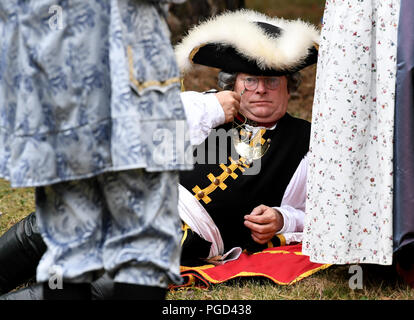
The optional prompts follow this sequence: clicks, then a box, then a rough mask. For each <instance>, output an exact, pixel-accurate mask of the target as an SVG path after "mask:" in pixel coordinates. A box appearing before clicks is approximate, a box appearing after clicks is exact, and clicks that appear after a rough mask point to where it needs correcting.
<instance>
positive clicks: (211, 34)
mask: <svg viewBox="0 0 414 320" xmlns="http://www.w3.org/2000/svg"><path fill="white" fill-rule="evenodd" d="M318 40H319V34H318V32H317V30H316V28H315V27H313V26H310V25H308V24H306V23H304V22H302V21H286V20H279V19H276V18H274V19H272V18H269V17H266V16H264V15H261V14H258V13H254V12H250V11H239V12H236V13H228V14H223V15H220V16H218V17H215V18H213V19H210V20H208V21H206V22H204V23H201V24H200V25H198V26H196V27H194V28H193V29H192V30H190V32H189V34H188V35H187V36H186V37H185V38H184V39H183V40H182V41H181V43H180V44H179V45H178V46H177V47H176V55H177V61H178V64H179V67H180V68H181V71H182V72H183V73H185V72H187V71H188V70H189V69H190V68H191V66H192V64H193V63H195V64H201V65H206V66H209V67H215V68H219V69H220V70H221V72H220V74H219V85H220V86H221V87H222V88H223V89H225V90H232V91H234V92H235V93H236V94H237V95H238V96H240V113H239V114H238V115H237V116H236V117H235V118H234V121H232V122H229V123H225V124H223V125H219V126H217V127H216V128H215V130H211V132H208V131H206V130H200V131H201V132H202V133H201V135H206V134H207V133H209V136H208V137H207V139H206V140H205V141H203V140H204V139H203V138H204V136H201V137H200V140H201V141H203V142H202V143H200V144H199V145H198V146H197V148H196V155H195V156H196V159H197V162H196V163H195V169H194V170H193V171H191V172H189V174H186V173H183V174H180V184H181V185H180V189H179V211H180V215H181V218H182V219H183V221H184V222H185V223H186V226H185V230H188V228H190V229H191V231H192V232H191V235H194V234H195V237H196V238H197V235H201V238H202V239H203V240H207V241H208V244H207V245H204V246H201V243H202V242H203V241H201V240H200V239H198V240H196V241H195V243H196V244H195V245H194V246H191V241H188V243H187V246H186V243H185V241H184V246H183V253H182V263H183V260H185V259H187V258H188V259H189V261H188V262H189V263H200V261H198V262H197V261H194V260H192V259H191V258H195V257H198V258H205V257H206V256H207V257H208V258H209V259H210V260H209V261H217V260H220V259H224V261H225V260H226V259H228V258H229V257H233V258H234V256H235V257H237V256H238V254H239V253H240V252H241V250H243V249H247V250H248V251H258V250H262V249H263V248H266V247H269V246H274V245H278V244H280V243H286V241H287V242H288V243H289V242H290V241H300V232H301V231H302V230H303V218H304V215H305V206H304V204H305V200H306V189H305V185H306V172H307V158H306V154H307V152H308V147H309V131H310V124H309V123H308V122H307V121H304V120H302V119H297V118H294V117H292V116H290V115H289V114H287V113H286V111H287V106H288V101H289V97H290V93H291V92H292V90H294V89H295V87H296V86H297V85H298V82H297V80H298V71H299V70H301V69H302V68H304V67H306V66H308V65H311V64H313V63H315V62H316V58H317V49H316V46H317V43H318ZM186 95H188V96H189V97H188V99H192V100H194V99H196V97H194V96H192V93H191V92H189V93H186V94H185V95H184V97H183V100H184V102H185V101H186V99H187V97H186ZM207 95H208V93H207ZM184 105H186V103H184ZM205 110H206V111H207V112H205V114H206V113H207V114H208V117H209V118H211V119H213V120H212V121H211V123H213V124H215V123H222V122H223V121H221V122H220V121H219V120H217V119H218V118H219V115H218V116H215V115H214V110H216V108H213V107H210V108H205ZM191 113H193V114H194V113H195V111H194V112H190V111H187V113H186V114H187V115H188V117H190V116H191ZM205 114H204V117H206V115H205ZM214 117H216V118H214ZM214 119H216V120H214ZM197 129H198V128H192V126H191V122H190V131H195V130H197ZM210 129H211V128H210ZM227 142H228V143H227ZM298 233H299V234H298ZM298 236H299V237H298ZM201 248H204V250H205V251H204V252H201ZM234 248H236V250H234ZM230 250H231V251H230ZM229 251H230V252H229ZM228 253H230V256H227V257H223V255H224V256H226V255H227V254H228ZM184 262H185V261H184Z"/></svg>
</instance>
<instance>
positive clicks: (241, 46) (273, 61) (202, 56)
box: [175, 10, 319, 76]
mask: <svg viewBox="0 0 414 320" xmlns="http://www.w3.org/2000/svg"><path fill="white" fill-rule="evenodd" d="M318 45H319V31H318V30H317V28H316V27H315V26H313V25H311V24H309V23H306V22H303V21H301V20H285V19H279V18H270V17H268V16H266V15H264V14H261V13H258V12H256V11H252V10H239V11H233V12H226V13H224V14H221V15H218V16H216V17H213V18H211V19H209V20H206V21H204V22H202V23H200V24H199V25H196V26H195V27H193V28H192V29H191V30H190V31H189V32H188V34H187V35H186V36H185V37H184V38H183V39H182V41H181V42H180V43H179V44H178V45H177V46H176V47H175V53H176V58H177V61H178V66H179V68H180V70H181V72H182V73H183V74H184V73H186V72H187V71H189V70H190V69H191V68H192V65H193V64H201V65H205V66H209V67H214V68H219V69H221V70H222V71H225V72H229V73H239V72H243V73H248V74H252V75H264V76H281V75H286V74H290V73H294V72H296V71H299V70H301V69H303V68H305V67H307V66H309V65H312V64H314V63H315V62H316V61H317V56H318Z"/></svg>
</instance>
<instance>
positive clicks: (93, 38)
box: [0, 0, 189, 187]
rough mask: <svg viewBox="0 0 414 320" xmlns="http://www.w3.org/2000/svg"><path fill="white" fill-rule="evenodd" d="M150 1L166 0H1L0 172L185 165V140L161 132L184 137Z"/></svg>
mask: <svg viewBox="0 0 414 320" xmlns="http://www.w3.org/2000/svg"><path fill="white" fill-rule="evenodd" d="M151 2H153V3H158V4H159V3H163V2H167V1H149V2H145V1H135V0H133V1H128V0H110V1H103V0H90V1H84V0H72V1H65V0H62V1H51V0H36V1H34V0H32V1H23V2H22V1H18V0H9V1H1V3H0V177H2V178H5V179H7V180H9V181H10V182H11V185H12V186H13V187H27V186H41V185H48V184H51V183H55V182H61V181H68V180H73V179H81V178H86V177H91V176H94V175H97V174H99V173H102V172H107V171H116V170H125V169H131V168H146V170H148V171H160V170H166V169H168V170H176V169H188V168H189V166H188V165H186V164H185V163H184V161H183V159H184V158H183V156H182V155H181V154H180V152H181V151H182V150H184V149H185V146H180V145H178V146H177V147H175V146H174V148H172V147H171V148H168V147H167V146H166V145H165V144H166V141H167V140H166V136H167V133H168V134H169V139H170V140H168V144H169V143H174V144H175V143H176V142H177V141H176V140H177V139H176V138H177V137H178V140H179V142H178V143H179V144H180V143H182V142H181V140H183V139H182V135H181V134H179V135H177V134H176V132H184V134H185V130H186V128H185V113H184V110H183V107H182V104H181V100H180V97H179V87H180V83H179V78H178V77H179V71H178V68H177V66H176V63H175V57H174V53H173V49H172V47H171V44H170V37H169V36H170V34H169V31H168V28H167V25H166V23H165V21H164V19H163V17H162V16H160V15H159V10H157V8H156V6H153V5H152V4H150V3H151ZM181 2H182V1H181ZM56 4H57V5H56ZM137 7H140V9H139V10H137ZM177 128H178V129H177ZM180 130H181V131H180ZM154 155H155V156H156V157H155V156H154Z"/></svg>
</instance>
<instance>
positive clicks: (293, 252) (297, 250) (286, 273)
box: [174, 244, 331, 288]
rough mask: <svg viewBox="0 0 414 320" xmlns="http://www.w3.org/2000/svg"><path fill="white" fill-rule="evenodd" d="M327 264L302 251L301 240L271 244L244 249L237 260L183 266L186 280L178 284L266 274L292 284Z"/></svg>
mask: <svg viewBox="0 0 414 320" xmlns="http://www.w3.org/2000/svg"><path fill="white" fill-rule="evenodd" d="M329 266H331V265H330V264H319V263H313V262H311V261H310V260H309V257H308V256H305V255H303V254H302V244H296V245H288V246H283V247H273V248H268V249H265V250H263V251H260V252H257V253H254V254H247V253H245V252H243V253H242V254H241V256H240V257H239V258H238V259H237V260H234V261H229V262H227V263H225V264H223V265H219V266H214V265H211V264H210V265H204V266H199V267H185V266H182V267H181V275H182V277H183V278H184V282H185V283H184V285H181V286H178V287H189V286H193V285H194V286H197V287H205V288H207V287H209V286H210V285H211V284H217V283H223V282H226V281H228V280H230V279H234V278H237V277H265V278H268V279H270V280H272V281H273V282H275V283H277V284H280V285H291V284H293V283H295V282H297V281H299V280H302V279H303V278H305V277H308V276H310V275H312V274H314V273H315V272H317V271H319V270H322V269H326V268H328V267H329ZM174 288H177V287H174Z"/></svg>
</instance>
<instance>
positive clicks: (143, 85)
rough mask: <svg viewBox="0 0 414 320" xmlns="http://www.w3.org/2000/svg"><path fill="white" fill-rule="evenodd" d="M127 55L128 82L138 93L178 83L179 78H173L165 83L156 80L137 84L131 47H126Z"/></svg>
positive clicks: (179, 81)
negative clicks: (150, 88)
mask: <svg viewBox="0 0 414 320" xmlns="http://www.w3.org/2000/svg"><path fill="white" fill-rule="evenodd" d="M127 54H128V64H129V81H131V82H132V83H133V84H134V85H135V86H136V88H137V90H138V91H143V90H145V89H147V88H149V87H154V86H157V87H167V86H169V85H171V84H173V83H180V84H181V79H180V77H174V78H170V79H167V80H165V81H158V80H150V81H145V82H139V81H138V80H137V79H136V78H135V76H134V59H133V54H132V47H131V46H128V47H127Z"/></svg>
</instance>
